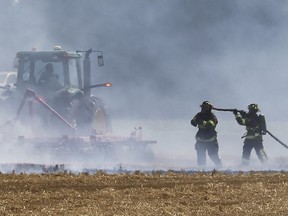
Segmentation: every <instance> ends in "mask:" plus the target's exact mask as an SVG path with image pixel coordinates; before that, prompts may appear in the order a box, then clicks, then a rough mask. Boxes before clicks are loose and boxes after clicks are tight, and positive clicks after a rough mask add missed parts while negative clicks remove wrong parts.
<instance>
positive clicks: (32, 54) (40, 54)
mask: <svg viewBox="0 0 288 216" xmlns="http://www.w3.org/2000/svg"><path fill="white" fill-rule="evenodd" d="M17 57H18V58H23V57H28V58H36V59H38V58H40V59H41V58H53V57H66V58H81V54H80V53H78V52H75V51H65V50H42V51H20V52H17Z"/></svg>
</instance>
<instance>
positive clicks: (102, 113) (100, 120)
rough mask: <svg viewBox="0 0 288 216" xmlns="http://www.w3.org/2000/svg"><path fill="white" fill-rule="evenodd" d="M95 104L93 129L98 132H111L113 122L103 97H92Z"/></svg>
mask: <svg viewBox="0 0 288 216" xmlns="http://www.w3.org/2000/svg"><path fill="white" fill-rule="evenodd" d="M90 99H91V100H92V101H93V104H94V113H93V116H92V129H93V130H94V132H95V131H96V133H97V134H107V133H110V132H111V122H110V118H109V115H108V113H107V110H106V108H105V105H104V103H103V101H102V99H101V98H98V97H91V98H90Z"/></svg>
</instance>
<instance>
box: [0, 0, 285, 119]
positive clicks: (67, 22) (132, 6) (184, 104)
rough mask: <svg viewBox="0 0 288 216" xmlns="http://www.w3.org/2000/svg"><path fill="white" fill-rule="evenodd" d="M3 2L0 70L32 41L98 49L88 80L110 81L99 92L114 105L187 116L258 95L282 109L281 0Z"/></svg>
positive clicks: (133, 111) (267, 108)
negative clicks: (100, 62)
mask: <svg viewBox="0 0 288 216" xmlns="http://www.w3.org/2000/svg"><path fill="white" fill-rule="evenodd" d="M0 8H1V9H0V10H1V15H0V17H1V19H0V29H1V32H2V34H1V35H0V44H1V50H2V58H1V60H0V64H1V68H2V69H1V70H11V69H12V68H11V67H12V64H13V58H14V56H15V53H16V52H17V51H18V50H30V49H31V48H32V47H33V46H36V47H38V49H50V48H52V46H53V45H55V44H56V45H61V46H62V47H63V48H65V49H71V50H76V49H89V48H94V49H98V50H103V51H104V57H105V67H104V68H101V69H99V68H98V69H97V70H98V71H97V73H95V76H94V79H95V80H94V82H103V81H110V82H112V83H113V88H111V89H99V90H97V92H95V94H98V93H99V94H100V95H101V96H102V97H104V99H105V101H106V103H107V104H108V105H109V107H110V109H111V112H112V113H114V114H115V115H116V114H117V115H118V114H119V115H124V114H125V115H126V116H128V115H129V116H131V115H133V116H136V117H139V116H140V117H146V118H147V117H154V118H174V117H181V118H182V117H184V118H187V117H189V118H190V117H191V116H192V115H193V114H194V113H195V112H196V111H198V108H199V107H198V106H199V104H200V103H201V102H202V101H203V100H206V99H208V100H211V101H212V103H213V104H214V105H215V106H218V107H228V108H230V107H231V108H234V107H237V108H240V109H245V108H246V106H247V105H248V104H249V103H251V102H256V103H259V105H260V107H261V109H262V111H263V112H264V113H265V114H266V115H267V118H269V119H278V120H280V119H281V120H282V119H284V120H287V119H288V115H287V116H286V115H285V112H286V108H287V103H286V101H285V98H286V88H287V84H286V83H287V80H288V73H287V53H288V51H287V50H288V37H287V36H288V35H287V33H288V31H287V29H288V28H287V25H288V22H287V19H288V13H287V11H288V3H287V1H282V0H276V1H270V0H254V1H249V0H244V1H228V0H218V1H213V0H202V1H198V0H191V1H186V0H180V1H175V0H169V1H161V0H156V1H155V0H145V1H143V0H136V1H135V0H125V1H116V0H105V1H104V0H96V1H95V0H86V1H77V0H69V1H67V0H62V1H45V0H25V1H23V0H2V1H1V2H0ZM4 53H5V55H4ZM95 70H96V69H95ZM276 107H277V110H275V109H276ZM283 113H284V114H283ZM221 115H222V114H221ZM223 116H224V117H226V115H225V114H223Z"/></svg>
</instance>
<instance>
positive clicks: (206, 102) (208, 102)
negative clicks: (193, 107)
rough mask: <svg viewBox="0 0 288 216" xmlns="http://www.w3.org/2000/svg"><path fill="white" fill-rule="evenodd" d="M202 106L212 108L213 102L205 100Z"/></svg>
mask: <svg viewBox="0 0 288 216" xmlns="http://www.w3.org/2000/svg"><path fill="white" fill-rule="evenodd" d="M200 107H202V108H207V109H209V110H211V109H212V104H211V102H210V101H204V102H203V103H202V104H201V105H200Z"/></svg>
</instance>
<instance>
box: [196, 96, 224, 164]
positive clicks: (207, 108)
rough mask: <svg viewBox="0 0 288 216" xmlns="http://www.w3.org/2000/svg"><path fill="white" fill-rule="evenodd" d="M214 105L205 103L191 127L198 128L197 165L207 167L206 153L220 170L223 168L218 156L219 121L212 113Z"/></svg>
mask: <svg viewBox="0 0 288 216" xmlns="http://www.w3.org/2000/svg"><path fill="white" fill-rule="evenodd" d="M211 109H212V104H211V103H210V102H209V101H204V102H203V103H202V105H201V112H199V113H197V114H196V115H195V117H194V118H193V119H192V120H191V125H193V126H194V127H197V126H198V129H199V130H198V132H197V134H196V145H195V149H196V152H197V163H198V166H200V167H205V166H206V151H207V152H208V155H209V157H210V158H211V160H212V161H213V162H214V163H215V165H216V166H217V167H218V168H220V167H221V166H222V162H221V159H220V157H219V155H218V150H219V146H218V141H217V132H216V130H215V128H216V125H217V123H218V120H217V118H216V116H215V115H214V114H213V113H212V112H211Z"/></svg>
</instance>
